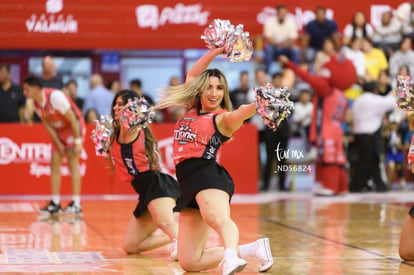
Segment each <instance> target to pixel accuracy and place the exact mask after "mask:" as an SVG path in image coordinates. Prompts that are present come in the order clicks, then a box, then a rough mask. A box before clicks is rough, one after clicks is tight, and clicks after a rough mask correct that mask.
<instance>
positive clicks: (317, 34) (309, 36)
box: [302, 7, 341, 62]
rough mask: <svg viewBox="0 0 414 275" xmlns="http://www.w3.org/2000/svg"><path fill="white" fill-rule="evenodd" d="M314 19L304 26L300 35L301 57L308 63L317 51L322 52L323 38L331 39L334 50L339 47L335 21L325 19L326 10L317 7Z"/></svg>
mask: <svg viewBox="0 0 414 275" xmlns="http://www.w3.org/2000/svg"><path fill="white" fill-rule="evenodd" d="M315 14H316V19H315V20H312V21H310V22H309V23H308V24H306V26H305V31H304V34H303V35H302V57H303V59H305V60H306V61H308V62H313V61H314V59H315V55H316V53H317V52H318V51H320V50H322V43H323V41H324V39H325V38H329V37H330V38H332V40H333V41H334V43H335V48H336V49H338V48H339V46H340V44H341V43H340V41H341V40H340V34H339V32H338V26H337V24H336V22H335V21H333V20H330V19H327V18H326V9H325V8H324V7H317V8H316V11H315Z"/></svg>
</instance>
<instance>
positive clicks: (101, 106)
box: [83, 74, 115, 116]
mask: <svg viewBox="0 0 414 275" xmlns="http://www.w3.org/2000/svg"><path fill="white" fill-rule="evenodd" d="M90 85H91V90H90V92H89V93H88V94H87V95H86V97H85V101H84V105H83V115H85V114H86V113H87V112H88V111H89V110H91V109H95V110H96V111H97V112H98V115H99V116H102V115H109V114H110V113H111V106H112V100H113V99H114V96H115V94H114V93H112V92H111V91H109V90H108V89H107V88H105V86H104V85H103V79H102V76H101V75H99V74H93V75H92V76H91V81H90Z"/></svg>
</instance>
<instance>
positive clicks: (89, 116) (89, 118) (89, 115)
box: [84, 109, 99, 124]
mask: <svg viewBox="0 0 414 275" xmlns="http://www.w3.org/2000/svg"><path fill="white" fill-rule="evenodd" d="M84 117H85V122H86V123H88V124H95V121H96V120H99V116H98V112H97V111H96V110H95V109H89V110H88V111H87V112H86V114H85V116H84Z"/></svg>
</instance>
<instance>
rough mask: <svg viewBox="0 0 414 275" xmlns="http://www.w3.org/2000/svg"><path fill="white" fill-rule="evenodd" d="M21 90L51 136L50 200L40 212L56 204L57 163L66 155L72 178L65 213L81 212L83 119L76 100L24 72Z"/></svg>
mask: <svg viewBox="0 0 414 275" xmlns="http://www.w3.org/2000/svg"><path fill="white" fill-rule="evenodd" d="M23 90H24V94H25V96H26V97H27V98H29V99H32V100H33V101H34V104H35V111H36V113H37V115H38V116H39V118H40V119H41V120H42V122H43V125H44V126H45V127H46V130H47V132H48V133H49V135H50V137H51V138H52V159H51V162H50V170H51V171H50V173H51V174H50V183H51V187H52V200H51V201H50V203H49V204H48V205H47V206H46V207H44V208H42V209H39V212H40V213H45V214H56V213H58V212H60V211H61V210H62V208H61V206H60V182H61V177H60V166H61V165H62V161H63V158H64V157H65V156H66V157H67V161H68V166H69V172H70V175H71V180H72V194H73V200H72V202H71V203H70V204H69V205H68V206H67V207H66V208H65V210H64V211H65V213H74V214H76V215H78V216H80V215H81V214H82V208H81V204H80V192H81V175H80V170H79V158H80V154H81V152H82V136H83V135H84V131H85V122H84V120H83V117H82V115H81V112H80V111H79V109H78V107H77V106H76V104H75V103H74V102H73V101H72V100H71V99H70V98H69V97H68V96H67V95H65V93H63V92H62V91H60V90H57V89H49V88H43V87H42V80H41V79H40V78H38V77H36V76H28V77H26V78H25V79H24V81H23Z"/></svg>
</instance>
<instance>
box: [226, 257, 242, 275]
mask: <svg viewBox="0 0 414 275" xmlns="http://www.w3.org/2000/svg"><path fill="white" fill-rule="evenodd" d="M220 265H221V266H222V269H223V273H222V274H223V275H233V274H235V273H236V272H240V271H242V270H243V269H244V268H245V267H246V265H247V262H246V261H245V260H243V259H240V258H237V257H236V258H229V259H223V261H222V262H221V264H220Z"/></svg>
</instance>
